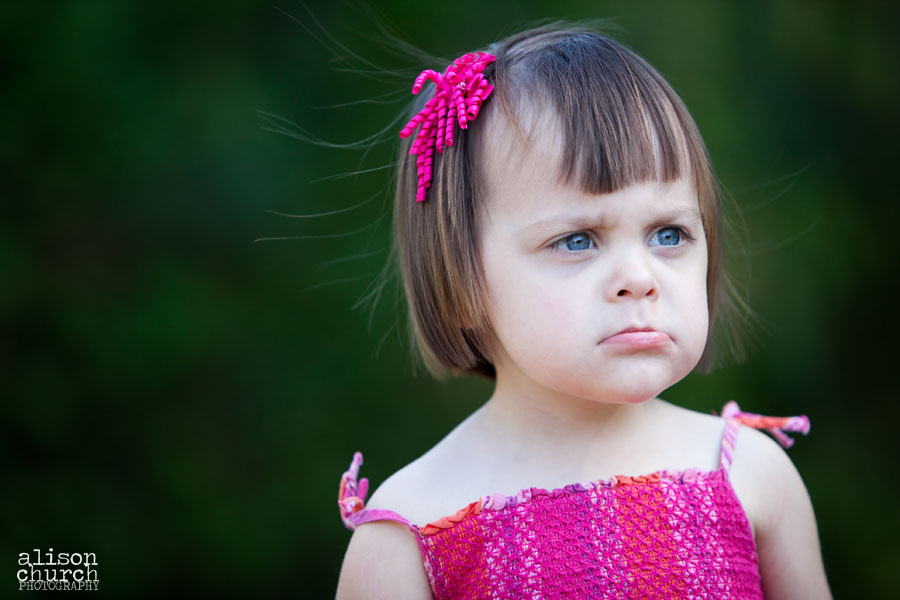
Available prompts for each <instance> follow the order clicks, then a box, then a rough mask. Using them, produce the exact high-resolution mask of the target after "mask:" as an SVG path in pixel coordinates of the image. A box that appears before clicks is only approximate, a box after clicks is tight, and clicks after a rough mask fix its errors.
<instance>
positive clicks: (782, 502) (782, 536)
mask: <svg viewBox="0 0 900 600" xmlns="http://www.w3.org/2000/svg"><path fill="white" fill-rule="evenodd" d="M729 478H730V480H731V483H732V487H733V488H734V490H735V493H736V494H737V496H738V499H739V500H740V501H741V504H742V505H743V506H744V510H745V512H746V513H747V516H748V518H749V519H750V522H751V524H752V525H753V528H754V536H755V539H756V546H757V551H758V553H759V568H760V574H761V575H762V580H763V588H764V592H765V596H766V598H830V597H831V593H830V591H829V589H828V582H827V580H826V577H825V569H824V566H823V562H822V553H821V549H820V545H819V534H818V528H817V525H816V517H815V514H814V512H813V506H812V502H811V501H810V498H809V493H808V492H807V490H806V485H805V484H804V483H803V479H802V478H801V476H800V473H799V472H798V471H797V469H796V467H794V464H793V462H792V461H791V459H790V458H789V456H788V454H787V453H786V452H785V451H784V449H783V448H781V446H779V445H778V443H777V442H776V441H775V440H773V439H772V438H770V437H769V436H767V435H766V434H764V433H762V432H760V431H757V430H755V429H752V428H750V427H741V428H740V429H739V430H738V435H737V440H736V442H735V447H734V462H733V464H732V468H731V471H730V473H729Z"/></svg>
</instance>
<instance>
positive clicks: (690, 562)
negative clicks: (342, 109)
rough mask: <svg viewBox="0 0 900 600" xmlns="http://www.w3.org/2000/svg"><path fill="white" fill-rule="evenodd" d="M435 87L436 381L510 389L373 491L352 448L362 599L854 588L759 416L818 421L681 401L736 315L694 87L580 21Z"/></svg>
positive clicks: (404, 224) (419, 267) (410, 147)
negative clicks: (715, 337) (828, 573)
mask: <svg viewBox="0 0 900 600" xmlns="http://www.w3.org/2000/svg"><path fill="white" fill-rule="evenodd" d="M428 82H430V84H428V85H426V84H427V83H428ZM420 91H421V92H422V93H421V94H420V98H419V101H418V103H417V105H416V107H415V112H414V114H416V116H415V117H414V118H413V120H412V121H410V123H409V124H408V125H407V127H406V128H404V130H403V131H402V132H401V137H405V138H407V141H406V142H405V145H404V146H403V150H402V152H403V153H402V154H401V160H400V167H399V174H398V186H397V193H396V205H395V232H396V242H397V244H396V248H395V250H396V252H397V256H398V258H399V262H400V267H401V272H402V276H403V281H404V285H405V291H406V297H407V300H408V304H409V307H410V312H411V322H412V327H413V332H414V336H415V340H416V342H417V346H418V349H419V351H420V352H421V355H422V357H423V359H424V361H425V363H426V365H427V366H428V367H429V369H430V370H431V371H432V372H433V373H435V374H436V375H444V374H446V373H447V372H457V373H468V374H477V375H481V376H484V377H488V378H490V379H491V380H493V381H494V382H495V387H494V392H493V394H492V395H491V397H490V398H489V399H488V400H487V402H486V403H485V404H484V405H483V406H482V407H481V408H480V409H478V410H476V411H475V412H474V413H473V414H472V415H471V416H469V417H468V418H467V419H466V420H465V421H463V422H462V423H461V424H460V425H459V426H458V427H456V428H455V429H454V430H453V431H452V432H450V433H449V434H448V435H447V437H445V438H444V439H443V440H442V441H440V442H439V443H438V444H437V445H436V446H435V447H434V448H432V449H431V450H429V451H428V452H427V453H426V454H425V455H424V456H422V457H421V458H419V459H418V460H416V461H414V462H413V463H412V464H410V465H408V466H406V467H405V468H403V469H401V470H400V471H399V472H397V473H396V474H394V475H393V476H392V477H390V478H389V479H388V480H387V481H386V482H384V484H382V485H381V486H380V487H379V489H378V490H377V492H375V493H374V494H373V495H372V497H371V499H369V500H368V501H366V495H367V487H368V484H367V481H366V480H365V479H361V480H360V479H358V478H357V477H358V472H359V467H360V465H361V464H362V457H361V455H360V454H358V453H357V454H356V455H355V456H354V458H353V462H352V464H351V466H350V470H349V471H348V472H347V473H345V474H344V477H343V478H342V480H341V487H340V497H339V505H340V508H341V511H342V517H343V519H344V523H345V524H346V526H347V527H348V528H350V529H352V530H355V531H354V534H353V537H352V538H351V541H350V545H349V548H348V550H347V555H346V558H345V560H344V566H343V569H342V572H341V579H340V583H339V585H338V597H339V598H430V597H432V596H433V597H435V598H561V597H567V598H733V599H745V598H747V599H749V598H762V597H763V595H765V597H766V598H769V599H773V598H791V599H796V598H817V599H820V598H828V597H830V593H829V590H828V586H827V583H826V580H825V574H824V570H823V566H822V561H821V556H820V551H819V542H818V538H817V533H816V523H815V519H814V517H813V511H812V507H811V505H810V501H809V497H808V495H807V492H806V490H805V488H804V485H803V482H802V480H801V479H800V476H799V475H798V474H797V471H796V470H795V469H794V467H793V465H792V464H791V462H790V460H789V459H788V458H787V457H786V455H785V454H784V452H783V451H782V450H781V449H780V448H779V447H778V446H777V445H776V444H775V443H774V442H773V441H772V440H771V439H770V438H769V437H767V436H765V435H763V434H761V433H759V432H758V431H757V429H766V430H768V431H769V432H770V433H772V434H773V435H774V437H775V439H776V440H778V441H779V442H781V443H782V445H784V446H788V445H790V442H791V440H790V438H788V437H787V436H786V435H785V434H784V433H783V431H799V432H802V433H806V432H807V431H808V428H809V423H808V421H807V419H806V417H792V418H773V417H762V416H759V415H754V414H750V413H745V412H742V411H741V410H740V409H739V408H738V407H737V405H736V404H734V403H729V404H727V405H726V406H725V408H724V410H723V412H722V416H721V418H720V417H715V416H710V415H704V414H699V413H695V412H692V411H689V410H686V409H682V408H678V407H676V406H673V405H671V404H668V403H667V402H665V401H663V400H661V399H660V398H659V397H658V396H659V394H660V393H661V392H662V391H663V390H665V389H666V388H668V387H669V386H671V385H673V384H675V383H676V382H678V381H679V380H681V379H682V378H683V377H685V376H686V375H687V374H688V373H690V372H691V371H692V370H693V369H694V368H695V367H696V366H697V365H698V363H700V362H701V360H702V361H703V362H704V364H706V363H708V361H709V360H710V359H711V350H710V348H709V344H708V338H709V335H708V333H709V330H710V327H711V326H713V325H716V326H720V327H721V326H722V325H723V320H724V319H727V317H728V309H729V303H728V297H727V296H726V294H725V293H724V292H723V289H726V288H727V287H728V286H727V285H726V284H725V279H724V275H723V272H722V242H723V240H722V239H721V225H720V215H719V199H718V192H717V188H716V185H715V180H714V176H713V172H712V169H711V167H710V164H709V160H708V157H707V153H706V149H705V147H704V144H703V141H702V139H701V138H700V134H699V132H698V131H697V128H696V126H695V124H694V122H693V120H692V119H691V117H690V116H689V114H688V112H687V110H686V109H685V107H684V105H683V104H682V102H681V100H680V99H679V98H678V96H677V95H676V94H675V93H674V92H673V91H672V89H671V87H669V85H668V84H667V83H666V82H665V81H664V80H663V79H662V77H661V76H660V75H659V74H658V73H657V72H656V71H655V70H653V68H652V67H650V66H649V65H648V64H647V63H646V62H645V61H643V60H642V59H641V58H639V57H638V56H636V55H635V54H633V53H632V52H631V51H629V50H628V49H626V48H624V47H623V46H621V45H620V44H618V43H616V42H614V41H612V40H610V39H608V38H606V37H603V36H602V35H600V34H598V33H595V32H592V31H590V30H587V29H582V28H563V27H561V26H558V25H556V26H549V27H542V28H538V29H533V30H530V31H526V32H524V33H520V34H517V35H514V36H512V37H510V38H508V39H506V40H503V41H501V42H499V43H497V44H495V45H493V46H491V48H490V49H489V50H488V51H486V52H482V53H471V54H467V55H464V56H462V57H460V58H459V59H457V60H456V61H454V63H453V64H452V65H450V66H449V67H448V68H447V69H446V70H445V71H444V72H443V73H438V72H435V71H425V72H423V73H422V75H421V76H420V77H419V78H418V79H417V80H416V82H415V85H414V87H413V92H414V93H419V92H420ZM724 324H725V325H727V322H724ZM621 473H626V474H627V475H621Z"/></svg>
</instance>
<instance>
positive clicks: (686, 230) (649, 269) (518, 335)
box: [481, 152, 709, 403]
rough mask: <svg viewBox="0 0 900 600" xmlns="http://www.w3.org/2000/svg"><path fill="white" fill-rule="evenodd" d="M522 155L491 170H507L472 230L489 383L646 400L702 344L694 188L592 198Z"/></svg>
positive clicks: (700, 247) (685, 369) (701, 239)
mask: <svg viewBox="0 0 900 600" xmlns="http://www.w3.org/2000/svg"><path fill="white" fill-rule="evenodd" d="M510 158H512V157H510ZM516 158H519V157H516ZM521 158H522V160H516V161H515V162H506V163H505V164H503V165H496V166H497V168H499V169H503V168H504V167H506V168H505V170H504V172H503V177H502V181H501V180H499V179H500V178H496V177H495V178H494V179H495V180H494V181H492V182H491V183H492V184H494V186H493V190H492V193H491V197H490V200H489V202H488V206H487V207H486V208H485V213H484V217H485V218H484V220H483V223H484V224H483V226H482V231H481V235H482V252H483V255H482V260H483V267H484V274H485V281H486V284H487V285H486V288H487V309H488V314H489V316H490V319H491V324H492V325H493V327H494V331H495V333H496V336H497V340H498V342H499V346H500V347H499V348H497V349H496V350H495V353H494V356H492V358H493V362H494V365H495V367H496V369H497V378H498V385H500V384H501V383H503V384H512V385H513V386H516V387H517V388H518V389H529V390H531V389H534V390H541V389H543V390H548V391H552V392H554V393H562V394H566V395H570V396H575V397H579V398H584V399H590V400H593V401H597V402H608V403H638V402H643V401H645V400H648V399H650V398H653V397H655V396H656V395H657V394H659V393H660V392H661V391H663V390H664V389H666V388H667V387H669V386H671V385H672V384H674V383H676V382H677V381H679V380H680V379H682V378H683V377H684V376H685V375H687V374H688V373H689V372H690V371H691V370H692V369H693V368H694V366H696V364H697V362H698V361H699V359H700V356H701V354H702V353H703V349H704V346H705V344H706V336H707V330H708V325H709V323H708V320H709V315H708V310H707V298H706V271H707V252H706V236H705V234H704V230H703V224H702V222H701V219H700V211H699V206H698V201H697V195H696V193H695V191H694V189H693V186H692V185H691V183H690V182H689V181H688V180H684V179H682V180H678V181H676V182H673V183H658V182H647V183H641V184H636V185H632V186H630V187H626V188H624V189H621V190H619V191H617V192H614V193H611V194H603V195H597V196H595V195H590V194H586V193H584V192H581V191H577V190H572V189H568V188H564V187H561V186H560V185H559V184H558V182H557V175H556V168H555V161H554V160H550V159H547V157H542V156H541V155H540V153H538V152H531V153H529V154H528V155H527V156H523V157H521ZM509 160H510V159H509V158H508V159H507V161H509ZM492 162H493V161H492ZM511 165H514V167H512V168H510V166H511ZM491 166H493V165H491ZM497 172H498V171H496V170H494V171H493V173H497Z"/></svg>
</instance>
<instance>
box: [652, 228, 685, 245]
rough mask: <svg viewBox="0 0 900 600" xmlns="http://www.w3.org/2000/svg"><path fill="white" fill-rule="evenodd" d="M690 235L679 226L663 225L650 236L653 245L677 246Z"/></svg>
mask: <svg viewBox="0 0 900 600" xmlns="http://www.w3.org/2000/svg"><path fill="white" fill-rule="evenodd" d="M682 238H688V235H687V234H686V233H684V232H683V231H682V230H681V229H679V228H677V227H663V228H662V229H660V230H659V231H657V232H656V233H654V234H653V237H652V238H650V245H651V246H677V245H678V244H680V243H681V239H682Z"/></svg>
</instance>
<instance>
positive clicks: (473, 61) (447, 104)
mask: <svg viewBox="0 0 900 600" xmlns="http://www.w3.org/2000/svg"><path fill="white" fill-rule="evenodd" d="M495 60H497V57H496V56H494V55H493V54H487V53H485V52H470V53H469V54H464V55H462V56H460V57H459V58H457V59H456V60H454V61H453V63H452V64H450V65H449V66H448V67H447V69H446V70H445V71H444V74H443V75H441V74H440V73H438V72H437V71H433V70H431V69H426V70H424V71H422V73H420V74H419V76H418V77H416V81H415V83H413V88H412V93H413V94H418V93H419V92H420V91H422V86H424V85H425V82H426V81H431V82H433V83H434V85H435V88H436V89H435V91H434V97H433V98H431V99H430V100H429V101H428V103H427V104H425V108H423V109H422V110H421V111H419V113H418V114H417V115H416V116H415V117H413V118H412V119H411V120H410V121H409V123H407V124H406V126H405V127H404V128H403V129H402V130H401V131H400V137H401V138H406V137H409V136H410V135H412V132H413V131H414V130H415V129H416V127H418V126H419V125H421V128H420V129H419V134H418V135H417V136H416V139H415V141H413V144H412V148H411V149H410V151H409V153H410V154H415V155H416V169H417V172H418V180H419V185H418V188H417V189H416V202H423V201H424V200H425V193H426V191H427V190H428V188H429V187H431V177H432V164H433V163H434V151H435V149H437V151H438V152H440V153H443V151H444V148H445V147H446V146H452V145H453V122H454V121H456V122H457V123H459V127H460V129H466V128H467V127H468V123H469V121H473V120H474V119H475V117H477V116H478V111H479V110H480V109H481V104H482V103H483V102H484V101H485V100H486V99H487V97H488V96H490V95H491V92H492V91H494V86H492V85H491V84H489V83H488V81H487V79H485V78H484V75H483V74H482V71H484V69H485V67H487V66H488V65H489V64H491V63H492V62H494V61H495Z"/></svg>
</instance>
